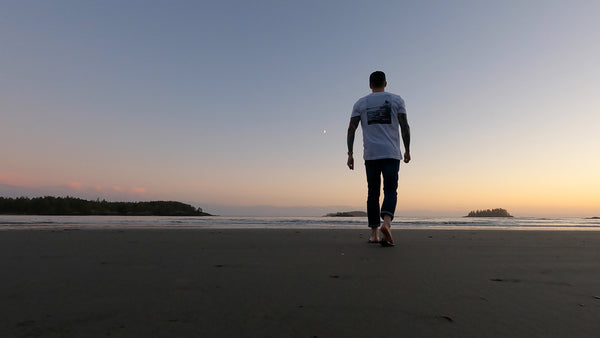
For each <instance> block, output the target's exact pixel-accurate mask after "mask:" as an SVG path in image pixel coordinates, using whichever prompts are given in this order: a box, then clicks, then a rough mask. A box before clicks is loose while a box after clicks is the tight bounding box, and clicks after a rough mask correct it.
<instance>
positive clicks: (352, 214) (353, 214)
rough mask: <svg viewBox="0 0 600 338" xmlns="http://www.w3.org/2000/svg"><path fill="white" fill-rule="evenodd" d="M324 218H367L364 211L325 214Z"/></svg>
mask: <svg viewBox="0 0 600 338" xmlns="http://www.w3.org/2000/svg"><path fill="white" fill-rule="evenodd" d="M324 217H367V213H366V212H364V211H342V212H336V213H331V214H327V215H325V216H324Z"/></svg>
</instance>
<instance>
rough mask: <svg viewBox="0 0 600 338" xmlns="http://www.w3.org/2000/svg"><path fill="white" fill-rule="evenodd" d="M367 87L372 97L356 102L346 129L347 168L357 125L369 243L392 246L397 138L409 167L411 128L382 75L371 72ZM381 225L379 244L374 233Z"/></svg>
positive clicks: (351, 163) (401, 103)
mask: <svg viewBox="0 0 600 338" xmlns="http://www.w3.org/2000/svg"><path fill="white" fill-rule="evenodd" d="M369 86H370V87H371V91H372V93H371V94H369V95H367V96H365V97H363V98H361V99H359V100H358V101H356V103H355V104H354V108H353V109H352V116H351V117H350V125H349V126H348V138H347V140H348V162H347V164H348V168H350V170H354V157H353V148H354V135H355V133H356V129H357V128H358V125H359V123H360V125H361V126H362V133H363V146H364V152H363V158H364V160H365V169H366V172H367V186H368V195H367V216H368V218H369V227H370V228H371V237H370V238H369V243H380V244H381V245H382V246H394V239H393V238H392V232H391V225H392V220H393V219H394V211H395V210H396V201H397V193H396V190H397V189H398V170H399V168H400V160H402V158H403V157H402V153H401V150H400V135H399V134H400V133H402V143H404V162H405V163H408V162H410V127H409V126H408V120H407V119H406V108H405V106H404V100H402V98H401V97H400V96H398V95H395V94H392V93H388V92H386V91H385V87H386V86H387V81H386V79H385V74H384V73H383V72H381V71H376V72H373V73H372V74H371V76H370V77H369ZM398 126H399V127H400V128H398ZM398 129H400V131H399V130H398ZM381 176H383V195H384V196H383V203H382V204H381V208H380V207H379V194H380V189H381ZM380 218H381V219H380ZM381 220H383V225H381ZM380 225H381V234H382V238H381V240H380V239H379V232H378V231H377V229H378V228H379V226H380Z"/></svg>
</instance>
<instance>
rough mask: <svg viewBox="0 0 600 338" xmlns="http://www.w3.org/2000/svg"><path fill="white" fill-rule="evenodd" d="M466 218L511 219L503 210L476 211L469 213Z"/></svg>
mask: <svg viewBox="0 0 600 338" xmlns="http://www.w3.org/2000/svg"><path fill="white" fill-rule="evenodd" d="M467 217H513V216H512V215H511V214H509V213H508V211H506V210H505V209H502V208H497V209H486V210H476V211H471V212H469V214H468V215H467Z"/></svg>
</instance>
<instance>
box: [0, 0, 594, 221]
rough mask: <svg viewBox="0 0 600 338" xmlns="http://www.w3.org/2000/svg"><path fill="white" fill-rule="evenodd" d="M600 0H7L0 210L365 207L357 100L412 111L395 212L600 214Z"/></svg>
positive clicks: (1, 39) (0, 73)
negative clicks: (380, 86)
mask: <svg viewBox="0 0 600 338" xmlns="http://www.w3.org/2000/svg"><path fill="white" fill-rule="evenodd" d="M599 15H600V2H598V1H578V0H575V1H553V0H540V1H536V0H528V1H522V0H507V1H491V0H490V1H485V0H483V1H482V0H478V1H462V0H456V1H454V0H453V1H445V0H444V1H371V0H369V1H311V0H309V1H135V0H128V1H110V0H109V1H59V0H57V1H2V2H0V46H1V47H0V196H5V197H17V196H29V197H36V196H44V195H55V196H65V195H69V196H74V197H80V198H88V199H96V198H100V199H107V200H113V201H117V200H118V201H122V200H127V201H142V200H177V201H182V202H186V203H190V204H193V205H194V206H197V207H201V208H203V209H204V210H205V211H207V212H210V213H216V214H221V215H261V216H274V215H288V216H301V215H319V214H321V213H322V212H324V211H325V210H328V211H329V210H332V211H333V210H335V211H340V210H365V209H366V178H365V172H364V166H363V165H362V160H361V158H362V132H360V131H358V134H357V138H356V143H355V158H356V161H357V165H356V169H355V170H354V171H350V170H349V169H348V168H347V167H346V159H347V157H346V151H347V149H346V132H347V128H348V121H349V118H350V113H351V109H352V106H353V104H354V102H355V101H356V100H357V99H359V98H360V97H362V96H364V95H367V94H368V93H369V87H368V76H369V74H370V73H371V72H372V71H375V70H382V71H384V72H385V73H386V74H387V80H388V87H387V88H386V90H387V91H390V92H393V93H396V94H398V95H400V96H402V98H403V99H404V100H405V102H406V108H407V114H408V121H409V124H410V126H411V134H412V141H411V157H412V160H411V162H410V163H409V164H404V163H403V164H402V165H401V168H400V183H399V190H398V207H397V214H398V215H405V216H431V215H447V216H456V215H465V214H466V213H468V211H470V210H475V209H488V208H505V209H507V210H508V211H509V212H510V213H511V214H513V215H516V216H545V215H548V216H550V215H556V216H599V215H600V175H599V174H598V173H599V172H600V156H599V155H598V149H599V146H600V132H599V128H600V108H599V107H600V105H599V104H598V95H599V94H600V61H599V60H600V44H598V41H600V21H598V20H597V18H598V17H599Z"/></svg>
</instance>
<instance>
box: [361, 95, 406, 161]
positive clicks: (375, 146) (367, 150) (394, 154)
mask: <svg viewBox="0 0 600 338" xmlns="http://www.w3.org/2000/svg"><path fill="white" fill-rule="evenodd" d="M399 113H402V114H406V108H405V106H404V100H402V98H401V97H400V96H398V95H395V94H392V93H388V92H377V93H371V94H369V95H367V96H365V97H362V98H360V99H359V100H358V101H356V103H355V104H354V108H352V117H355V116H360V125H361V127H362V133H363V146H364V151H363V158H364V159H365V160H366V161H368V160H379V159H383V158H394V159H398V160H401V159H402V152H401V151H400V128H399V123H398V114H399Z"/></svg>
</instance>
